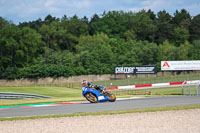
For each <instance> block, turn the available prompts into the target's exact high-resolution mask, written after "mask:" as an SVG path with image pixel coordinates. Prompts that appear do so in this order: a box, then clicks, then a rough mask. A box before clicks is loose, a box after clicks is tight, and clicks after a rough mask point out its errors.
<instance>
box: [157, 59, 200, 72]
mask: <svg viewBox="0 0 200 133" xmlns="http://www.w3.org/2000/svg"><path fill="white" fill-rule="evenodd" d="M161 70H162V71H165V70H169V71H170V70H171V71H176V70H200V60H195V61H194V60H192V61H161Z"/></svg>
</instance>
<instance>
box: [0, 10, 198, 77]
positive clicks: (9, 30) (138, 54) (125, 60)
mask: <svg viewBox="0 0 200 133" xmlns="http://www.w3.org/2000/svg"><path fill="white" fill-rule="evenodd" d="M199 59H200V14H198V15H196V16H191V15H190V14H189V12H187V11H186V10H185V9H182V10H180V11H178V10H176V11H175V13H174V15H170V14H169V13H168V12H166V11H165V10H163V11H160V12H158V13H157V14H155V13H154V12H153V11H151V10H148V11H146V10H141V11H139V12H124V11H109V12H104V13H103V14H101V15H98V14H94V15H93V16H92V17H91V19H90V20H89V19H88V18H87V17H83V18H79V17H77V16H76V15H74V16H73V17H67V16H66V15H64V16H63V17H62V18H56V17H53V16H51V15H47V16H46V17H45V18H44V20H42V19H40V18H39V19H37V20H34V21H29V22H21V23H19V24H17V25H16V24H13V23H12V22H10V21H8V20H6V19H4V18H2V17H0V79H18V78H41V77H61V76H64V77H69V76H73V75H87V74H112V73H114V67H115V66H120V65H123V66H132V65H134V66H135V65H155V64H156V65H157V68H158V71H160V62H161V60H199Z"/></svg>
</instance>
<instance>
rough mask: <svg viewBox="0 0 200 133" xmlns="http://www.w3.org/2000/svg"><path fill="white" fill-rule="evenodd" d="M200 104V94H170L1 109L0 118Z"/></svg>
mask: <svg viewBox="0 0 200 133" xmlns="http://www.w3.org/2000/svg"><path fill="white" fill-rule="evenodd" d="M185 105H200V96H170V97H154V98H138V99H128V100H118V101H116V102H104V103H96V104H91V103H79V104H66V105H57V106H45V107H29V108H16V109H0V118H12V117H26V116H45V115H58V114H70V113H78V112H102V111H113V110H127V109H144V108H154V107H166V106H185Z"/></svg>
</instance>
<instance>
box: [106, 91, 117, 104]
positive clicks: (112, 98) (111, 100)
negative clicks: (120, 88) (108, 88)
mask: <svg viewBox="0 0 200 133" xmlns="http://www.w3.org/2000/svg"><path fill="white" fill-rule="evenodd" d="M106 96H107V97H108V98H109V101H110V102H114V101H116V96H115V95H114V94H111V93H106Z"/></svg>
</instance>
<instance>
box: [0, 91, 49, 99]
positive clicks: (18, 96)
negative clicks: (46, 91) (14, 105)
mask: <svg viewBox="0 0 200 133" xmlns="http://www.w3.org/2000/svg"><path fill="white" fill-rule="evenodd" d="M32 98H51V97H49V96H42V95H34V94H25V93H9V92H0V100H9V99H32Z"/></svg>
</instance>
